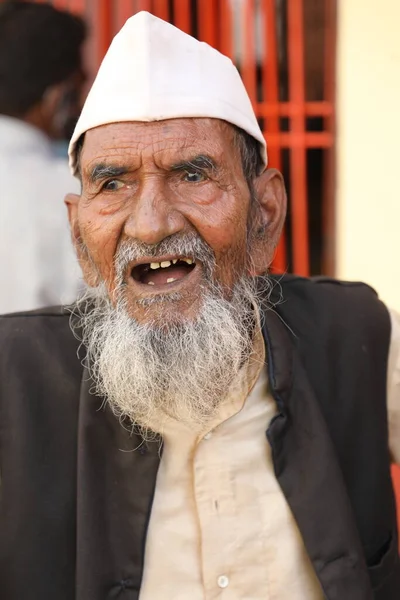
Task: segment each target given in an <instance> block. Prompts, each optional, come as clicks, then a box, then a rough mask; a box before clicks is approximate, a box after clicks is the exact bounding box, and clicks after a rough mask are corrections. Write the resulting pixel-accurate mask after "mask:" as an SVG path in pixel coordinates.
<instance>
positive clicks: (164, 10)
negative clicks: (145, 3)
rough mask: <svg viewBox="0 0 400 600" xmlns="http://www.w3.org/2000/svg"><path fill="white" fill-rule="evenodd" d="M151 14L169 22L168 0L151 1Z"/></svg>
mask: <svg viewBox="0 0 400 600" xmlns="http://www.w3.org/2000/svg"><path fill="white" fill-rule="evenodd" d="M152 13H153V14H154V15H156V17H159V18H160V19H163V20H164V21H169V2H168V0H153V10H152Z"/></svg>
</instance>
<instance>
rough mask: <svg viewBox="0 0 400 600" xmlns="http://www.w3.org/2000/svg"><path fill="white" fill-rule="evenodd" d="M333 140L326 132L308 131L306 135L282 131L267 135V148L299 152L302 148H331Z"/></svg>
mask: <svg viewBox="0 0 400 600" xmlns="http://www.w3.org/2000/svg"><path fill="white" fill-rule="evenodd" d="M333 140H334V138H333V135H332V134H331V133H328V132H327V131H308V132H306V133H296V132H287V131H282V132H281V133H279V134H276V133H267V142H268V146H269V148H272V147H273V146H281V147H282V148H295V149H300V150H301V149H302V148H304V149H305V148H331V147H332V144H333Z"/></svg>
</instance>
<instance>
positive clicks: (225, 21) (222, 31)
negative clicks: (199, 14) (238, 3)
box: [219, 0, 233, 59]
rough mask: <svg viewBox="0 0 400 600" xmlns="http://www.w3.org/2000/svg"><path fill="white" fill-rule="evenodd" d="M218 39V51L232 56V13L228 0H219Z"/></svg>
mask: <svg viewBox="0 0 400 600" xmlns="http://www.w3.org/2000/svg"><path fill="white" fill-rule="evenodd" d="M220 11H221V12H220V18H219V39H220V51H221V52H222V54H225V56H229V58H231V59H232V57H233V18H232V17H233V15H232V4H231V2H230V0H220Z"/></svg>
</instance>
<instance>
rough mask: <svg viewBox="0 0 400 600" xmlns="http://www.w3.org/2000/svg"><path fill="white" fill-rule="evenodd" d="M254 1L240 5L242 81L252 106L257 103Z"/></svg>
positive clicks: (250, 0) (248, 0)
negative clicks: (242, 27)
mask: <svg viewBox="0 0 400 600" xmlns="http://www.w3.org/2000/svg"><path fill="white" fill-rule="evenodd" d="M254 10H255V6H254V0H247V1H246V2H244V3H243V5H242V11H243V13H242V19H241V21H242V23H244V31H243V38H244V48H243V50H244V52H243V64H242V65H241V67H242V79H243V83H244V85H245V86H246V89H247V93H248V94H249V96H250V100H251V101H252V103H253V105H254V104H255V103H256V102H257V78H256V55H255V43H254V25H255V18H254V16H255V15H254Z"/></svg>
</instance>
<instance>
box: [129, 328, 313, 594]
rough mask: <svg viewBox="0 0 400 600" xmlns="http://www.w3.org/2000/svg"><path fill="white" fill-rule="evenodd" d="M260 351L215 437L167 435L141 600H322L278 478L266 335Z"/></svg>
mask: <svg viewBox="0 0 400 600" xmlns="http://www.w3.org/2000/svg"><path fill="white" fill-rule="evenodd" d="M256 348H257V350H256V351H255V352H254V354H253V356H252V358H251V361H250V365H249V367H248V368H247V369H244V373H243V374H242V377H241V378H240V380H239V381H237V382H236V383H235V385H233V386H232V389H231V391H230V394H229V397H228V399H227V401H226V402H225V403H224V405H223V406H222V407H221V411H220V414H219V416H218V419H216V421H215V422H214V423H213V424H212V430H211V431H210V432H208V433H206V434H205V435H204V436H202V437H200V438H199V437H198V436H196V435H195V434H193V433H191V432H190V431H189V430H188V429H187V428H185V427H183V426H181V425H177V424H176V423H174V424H172V423H170V424H169V425H167V426H166V428H165V430H164V433H163V437H164V451H163V456H162V460H161V464H160V468H159V472H158V476H157V484H156V494H155V498H154V503H153V508H152V513H151V520H150V525H149V530H148V535H147V544H146V554H145V569H144V577H143V583H142V588H141V593H140V600H211V599H216V598H224V599H225V600H239V599H240V600H244V599H246V600H255V599H260V600H261V599H263V600H266V599H271V600H275V599H276V600H278V599H279V600H280V599H282V600H284V599H285V600H287V599H289V598H290V600H304V599H307V600H322V598H323V595H322V592H321V588H320V585H319V582H318V580H317V578H316V576H315V574H314V571H313V569H312V566H311V564H310V561H309V559H308V556H307V554H306V552H305V549H304V546H303V542H302V539H301V536H300V533H299V531H298V528H297V525H296V522H295V521H294V519H293V516H292V514H291V512H290V510H289V507H288V505H287V502H286V499H285V497H284V495H283V493H282V491H281V489H280V487H279V485H278V483H277V481H276V478H275V475H274V471H273V465H272V458H271V450H270V446H269V443H268V441H267V438H266V435H265V431H266V428H267V425H268V423H269V422H270V420H271V419H272V417H273V416H274V415H275V413H276V405H275V402H274V400H273V398H272V397H271V395H270V394H269V393H268V389H267V376H266V371H265V369H262V366H263V364H264V343H263V340H262V336H261V333H259V336H258V340H257V344H256ZM255 382H256V383H255ZM254 383H255V385H254ZM253 385H254V387H253ZM249 392H250V394H249ZM246 398H247V400H246Z"/></svg>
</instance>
